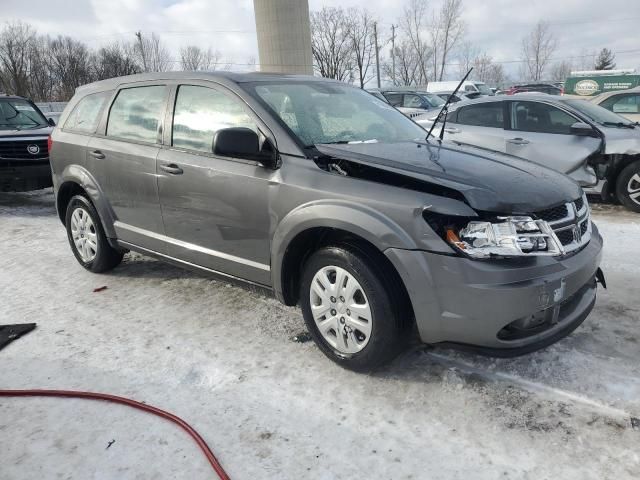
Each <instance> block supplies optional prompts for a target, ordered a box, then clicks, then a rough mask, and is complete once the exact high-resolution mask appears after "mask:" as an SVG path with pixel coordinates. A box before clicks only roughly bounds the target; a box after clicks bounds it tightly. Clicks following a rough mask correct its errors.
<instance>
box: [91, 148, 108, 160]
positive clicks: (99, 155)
mask: <svg viewBox="0 0 640 480" xmlns="http://www.w3.org/2000/svg"><path fill="white" fill-rule="evenodd" d="M89 155H91V156H92V157H93V158H97V159H100V160H102V159H103V158H104V153H102V152H101V151H100V150H91V151H90V152H89Z"/></svg>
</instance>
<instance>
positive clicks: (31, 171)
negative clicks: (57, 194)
mask: <svg viewBox="0 0 640 480" xmlns="http://www.w3.org/2000/svg"><path fill="white" fill-rule="evenodd" d="M52 184H53V183H52V180H51V167H50V166H49V161H48V160H45V161H44V162H40V161H39V162H18V161H15V162H7V163H6V164H0V192H26V191H30V190H40V189H42V188H47V187H50V186H51V185H52Z"/></svg>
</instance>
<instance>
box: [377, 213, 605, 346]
mask: <svg viewBox="0 0 640 480" xmlns="http://www.w3.org/2000/svg"><path fill="white" fill-rule="evenodd" d="M385 254H386V255H387V257H388V258H389V259H390V260H391V262H392V263H393V264H394V265H395V267H396V269H397V270H398V273H399V274H400V276H401V278H402V280H403V282H404V284H405V286H406V288H407V292H408V293H409V297H410V299H411V302H412V305H413V311H414V314H415V317H416V323H417V327H418V331H419V334H420V338H421V339H422V341H423V342H425V343H430V344H434V343H443V342H444V343H456V344H462V345H466V346H473V347H474V348H475V349H479V350H481V351H484V352H485V353H489V354H494V355H517V354H522V353H527V352H529V351H532V350H535V349H537V348H542V347H544V346H546V345H549V344H551V343H553V342H555V341H557V340H559V339H560V338H562V337H563V336H565V335H568V334H569V333H571V331H573V330H574V329H575V328H576V327H577V326H578V325H580V323H582V321H583V320H584V319H585V318H586V317H587V316H588V314H589V312H590V311H591V309H592V308H593V305H594V303H595V296H596V280H595V275H596V272H597V270H598V267H599V265H600V260H601V256H602V237H601V236H600V234H599V232H598V229H597V228H596V227H595V225H594V226H593V234H592V237H591V240H590V242H589V243H588V244H587V245H586V246H585V247H584V248H583V249H582V250H581V251H579V252H578V253H575V254H574V255H571V256H568V257H566V258H563V259H556V258H553V257H531V258H522V259H509V260H496V261H477V260H470V259H466V258H462V257H458V256H448V255H440V254H435V253H429V252H423V251H410V250H400V249H388V250H387V251H385ZM532 317H544V318H547V319H549V321H548V322H546V323H545V324H543V325H541V326H539V327H538V328H535V329H531V330H530V331H528V332H527V334H525V335H515V336H513V335H512V336H509V335H506V336H505V335H504V332H505V330H504V329H505V327H507V326H508V325H510V324H513V322H514V321H522V320H523V319H525V320H526V319H527V318H532ZM508 328H510V327H508Z"/></svg>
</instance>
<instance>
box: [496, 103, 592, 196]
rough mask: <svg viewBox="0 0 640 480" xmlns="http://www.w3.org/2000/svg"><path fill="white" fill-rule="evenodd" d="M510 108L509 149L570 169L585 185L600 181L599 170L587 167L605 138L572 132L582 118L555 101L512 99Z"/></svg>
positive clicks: (569, 173)
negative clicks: (552, 103)
mask: <svg viewBox="0 0 640 480" xmlns="http://www.w3.org/2000/svg"><path fill="white" fill-rule="evenodd" d="M509 112H510V115H509V116H510V130H507V153H509V154H511V155H515V156H516V157H521V158H525V159H527V160H530V161H532V162H535V163H539V164H541V165H544V166H546V167H549V168H552V169H554V170H557V171H559V172H562V173H566V174H568V175H570V176H571V177H572V178H574V179H575V180H576V181H577V182H578V183H580V185H582V186H593V185H595V184H596V183H597V181H598V179H597V178H596V175H595V172H593V170H592V169H589V170H587V169H586V168H585V167H586V161H587V158H588V157H589V156H590V155H591V154H593V153H594V152H596V151H598V149H599V148H600V144H601V140H600V139H599V138H593V137H587V136H580V135H573V134H571V125H573V124H574V123H576V122H580V121H581V120H580V119H578V118H576V117H574V116H573V115H571V114H569V113H568V112H565V111H564V110H561V109H559V108H557V107H555V106H553V105H549V104H546V103H541V102H533V101H512V102H510V105H509Z"/></svg>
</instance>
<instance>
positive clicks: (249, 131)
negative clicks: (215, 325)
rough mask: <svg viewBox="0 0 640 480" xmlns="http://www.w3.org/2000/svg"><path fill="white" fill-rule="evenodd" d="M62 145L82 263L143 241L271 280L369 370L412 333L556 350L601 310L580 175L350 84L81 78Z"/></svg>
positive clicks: (93, 265)
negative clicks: (497, 149)
mask: <svg viewBox="0 0 640 480" xmlns="http://www.w3.org/2000/svg"><path fill="white" fill-rule="evenodd" d="M51 141H52V148H51V159H52V168H53V173H54V192H55V197H56V206H57V210H58V214H59V216H60V220H61V221H62V222H63V223H64V225H65V226H66V229H67V236H68V239H69V244H70V246H71V250H72V251H73V254H74V256H75V257H76V259H77V261H78V262H79V263H80V265H81V266H82V267H84V268H85V269H87V270H89V271H92V272H96V273H98V272H104V271H107V270H110V269H112V268H114V267H115V266H116V265H118V264H119V263H120V261H121V259H122V256H123V253H124V252H126V251H127V250H135V251H138V252H142V253H145V254H149V255H153V256H155V257H158V258H160V259H162V260H165V261H169V262H172V263H175V264H178V265H182V266H185V267H190V268H195V269H197V270H200V271H205V272H210V273H213V274H217V275H220V276H222V277H223V278H228V279H241V280H243V281H245V282H248V283H250V284H253V285H257V286H259V287H261V288H265V289H268V290H269V291H272V292H273V293H274V294H275V296H276V297H277V298H278V299H279V300H281V301H282V302H284V303H285V304H287V305H297V304H300V306H301V307H302V312H303V315H304V319H305V321H306V324H307V327H308V329H309V332H310V333H311V336H312V337H313V339H314V340H315V342H316V343H317V344H318V346H319V348H320V349H321V350H322V352H323V353H324V354H325V355H327V356H328V357H329V358H331V359H332V360H333V361H335V362H337V363H338V364H340V365H343V366H345V367H347V368H351V369H354V370H370V369H372V368H375V367H376V366H378V365H381V364H384V363H386V362H388V361H390V360H391V359H392V358H393V357H394V356H395V355H396V354H397V353H398V352H399V351H401V350H402V348H403V347H404V346H405V345H406V344H407V341H408V340H409V339H410V338H411V335H412V333H411V332H412V331H417V333H418V334H419V336H420V338H421V339H422V341H424V342H427V343H432V344H434V343H441V342H457V343H462V344H466V345H473V346H474V347H475V348H478V349H480V350H481V351H483V352H485V353H489V354H494V355H516V354H522V353H526V352H529V351H532V350H534V349H537V348H541V347H543V346H545V345H548V344H550V343H553V342H555V341H557V340H558V339H559V338H561V337H563V336H565V335H567V334H569V333H570V332H571V331H572V330H573V329H575V328H576V327H577V326H578V325H579V324H580V323H581V322H582V321H583V320H584V319H585V317H586V316H587V315H588V314H589V312H590V311H591V309H592V307H593V305H594V302H595V296H596V280H598V279H602V278H603V277H602V273H601V272H600V270H599V268H598V265H599V263H600V257H601V249H602V239H601V237H600V235H599V233H598V230H597V228H596V226H595V225H594V224H593V223H592V222H591V218H590V216H589V207H588V205H587V202H586V200H585V197H584V196H583V193H582V191H581V190H580V187H579V186H578V185H577V184H576V183H575V182H574V181H573V180H571V179H570V178H568V177H566V176H565V175H561V174H559V173H557V172H554V171H553V170H550V169H547V168H545V167H541V166H538V165H536V164H534V163H531V162H526V161H523V160H512V159H510V158H507V157H505V156H504V155H501V154H497V153H491V152H487V151H480V150H477V149H473V148H462V147H457V146H455V145H452V144H450V145H446V144H441V143H440V142H439V141H436V140H433V139H431V140H425V132H424V130H423V129H422V128H420V127H419V126H418V125H416V124H415V123H414V122H412V121H411V120H409V119H408V118H407V117H405V116H404V115H402V114H400V113H399V112H398V111H397V110H396V109H394V108H392V107H391V106H389V105H388V104H386V103H384V102H382V101H379V100H376V99H374V98H372V97H371V95H369V94H368V93H367V92H364V91H362V90H361V89H359V88H356V87H353V86H351V85H347V84H343V83H340V82H336V81H333V80H327V79H320V78H317V77H304V76H290V75H282V76H278V75H274V74H269V75H266V74H259V73H245V74H234V73H229V72H226V73H214V72H209V73H206V72H188V73H187V72H173V73H154V74H142V75H135V76H130V77H122V78H115V79H109V80H104V81H100V82H97V83H93V84H90V85H88V86H85V87H80V88H78V89H77V90H76V94H75V96H74V97H73V99H72V100H71V102H70V104H69V106H68V107H67V108H66V109H65V111H64V113H63V115H62V118H61V121H60V126H59V127H57V128H56V129H55V130H54V131H53V133H52V135H51ZM125 268H126V267H125ZM229 321H233V319H229ZM414 329H415V330H414ZM241 340H242V339H241V338H240V339H239V341H241Z"/></svg>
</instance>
